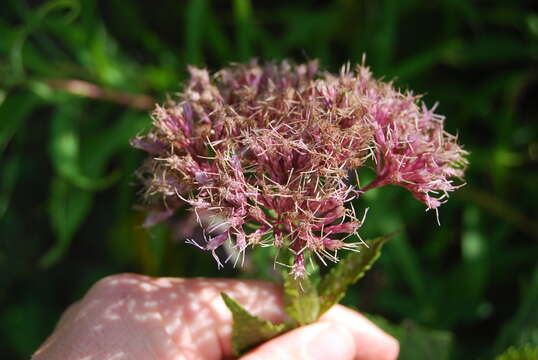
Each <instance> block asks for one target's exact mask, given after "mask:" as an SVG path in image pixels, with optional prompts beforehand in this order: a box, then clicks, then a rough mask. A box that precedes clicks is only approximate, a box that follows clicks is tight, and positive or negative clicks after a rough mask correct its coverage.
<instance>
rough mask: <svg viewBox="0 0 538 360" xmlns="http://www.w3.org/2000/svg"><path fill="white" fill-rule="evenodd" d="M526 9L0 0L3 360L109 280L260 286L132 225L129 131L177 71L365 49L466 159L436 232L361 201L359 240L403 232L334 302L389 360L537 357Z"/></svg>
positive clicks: (535, 69)
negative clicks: (124, 276)
mask: <svg viewBox="0 0 538 360" xmlns="http://www.w3.org/2000/svg"><path fill="white" fill-rule="evenodd" d="M533 5H537V4H536V3H535V2H533V1H528V2H525V1H508V0H507V1H468V0H439V1H419V0H362V1H353V0H338V1H313V0H301V1H276V0H273V1H259V0H257V1H253V0H234V1H210V0H190V1H181V0H161V1H130V2H126V1H121V0H107V1H104V0H102V1H97V0H51V1H30V0H3V1H1V2H0V353H1V354H2V359H26V358H28V357H29V356H30V354H31V353H32V352H33V351H34V350H35V349H36V348H37V346H38V345H39V344H40V343H41V342H42V341H43V340H44V339H45V337H46V336H47V335H48V334H49V333H50V332H51V331H52V329H53V327H54V324H55V322H56V321H57V319H58V317H59V315H60V314H61V312H62V311H63V310H64V309H65V307H66V306H67V305H68V304H70V303H72V302H73V301H75V300H77V299H78V298H80V297H81V296H82V295H83V294H84V293H85V291H86V290H87V289H88V288H89V287H90V286H91V284H92V283H94V282H95V281H96V280H97V279H99V278H101V277H103V276H106V275H109V274H113V273H118V272H125V271H130V272H140V273H145V274H150V275H167V276H226V277H229V276H241V277H264V278H270V277H271V273H270V269H271V268H272V260H271V259H270V258H269V257H268V256H266V254H264V253H263V252H256V253H253V255H252V259H251V266H249V267H247V268H245V269H233V267H232V266H231V265H230V266H227V267H225V269H224V270H220V271H218V270H217V267H216V264H215V262H214V260H213V258H212V257H211V256H208V254H207V253H205V252H202V251H200V250H198V249H196V248H195V247H193V246H189V245H186V244H184V243H182V242H181V241H179V240H178V235H177V226H175V227H174V226H172V227H170V226H168V225H169V224H160V225H158V226H156V227H154V228H152V229H151V230H149V231H148V230H146V229H143V228H142V227H141V226H140V225H141V223H142V221H143V218H144V213H143V212H142V211H140V210H139V209H137V207H136V206H135V204H136V203H137V201H138V200H139V197H138V192H139V190H140V189H139V187H138V186H137V185H136V179H135V178H134V176H133V172H134V171H135V169H136V168H137V167H138V165H139V164H140V163H141V161H142V159H143V157H144V154H142V152H141V151H137V150H135V149H132V148H131V147H130V146H129V145H128V139H129V138H131V137H133V136H134V135H135V134H137V133H139V132H141V131H143V130H144V129H147V128H148V126H149V123H150V118H149V116H148V111H149V110H150V109H151V108H152V106H153V103H154V102H155V101H162V100H163V99H165V96H166V94H167V93H173V92H176V91H178V90H180V84H181V82H182V81H183V80H184V79H185V77H186V65H187V64H195V65H199V66H205V67H208V68H209V69H210V70H217V69H219V68H220V67H223V66H225V65H226V64H228V63H229V62H231V61H244V60H247V59H249V58H251V57H254V56H255V57H259V58H260V59H283V58H291V59H293V60H295V61H298V62H301V61H306V60H309V59H313V58H318V59H320V62H321V65H322V67H324V68H326V69H328V70H331V71H337V70H338V69H339V67H340V66H341V65H342V64H343V63H345V62H347V61H351V62H352V63H355V62H359V61H360V60H361V57H362V55H363V54H366V56H367V64H368V65H370V66H371V67H372V69H373V72H374V74H375V75H376V76H378V77H382V76H383V77H384V78H385V79H394V82H395V84H396V85H397V86H398V87H401V88H403V89H413V90H414V91H415V92H416V93H424V94H426V95H425V98H424V100H425V102H426V103H427V104H428V105H430V106H431V105H433V104H434V103H435V102H439V107H438V112H439V113H441V114H444V115H446V117H447V120H446V127H447V130H448V131H449V132H451V133H458V134H459V138H460V141H461V143H462V144H464V146H465V148H466V149H467V150H468V151H470V153H471V155H470V157H469V159H470V164H471V165H470V168H469V170H468V172H467V177H466V178H467V183H468V185H467V186H466V187H465V188H464V189H462V190H460V191H457V192H456V193H455V194H454V195H453V196H452V197H451V199H450V201H449V202H448V203H447V204H445V205H444V206H442V207H441V209H440V220H441V226H438V225H437V222H436V219H435V214H434V213H433V212H427V213H426V212H424V210H425V208H424V206H423V205H422V204H420V203H419V202H417V201H416V200H414V199H413V198H412V196H411V195H410V194H408V193H407V192H406V191H405V190H403V189H399V188H392V187H387V188H383V189H381V191H378V190H376V191H372V192H369V193H368V194H367V195H366V196H365V197H364V198H362V199H361V200H360V201H359V202H358V203H357V204H356V208H358V209H363V208H364V207H366V206H369V207H370V212H369V214H368V215H369V218H368V221H367V222H366V225H365V227H364V228H363V229H362V234H363V235H364V236H365V237H371V236H379V235H383V234H386V233H389V232H391V231H393V230H396V229H398V228H400V227H401V226H402V225H404V224H405V229H404V230H403V232H401V233H400V234H399V235H398V236H397V237H396V238H394V239H393V240H391V242H389V243H388V244H387V245H386V247H385V248H384V252H383V255H382V256H381V259H380V260H379V262H378V263H377V264H376V265H375V266H374V268H373V269H372V270H371V271H370V272H369V273H368V274H367V276H366V277H365V278H364V280H362V281H361V282H360V283H359V284H358V285H357V286H355V287H353V289H352V290H351V291H350V293H349V295H348V296H347V297H346V299H345V303H346V304H348V305H350V306H353V307H355V308H357V309H359V310H360V311H363V312H366V313H369V314H373V316H374V317H375V319H376V321H378V322H380V323H381V324H382V325H383V326H385V327H386V328H387V329H388V331H390V332H392V333H393V334H395V335H396V336H398V337H399V338H400V340H401V342H402V355H401V358H402V359H492V358H495V357H496V356H498V355H499V354H501V353H502V352H504V351H505V350H506V349H507V348H508V347H510V346H514V347H520V348H521V347H525V346H526V350H525V351H527V352H528V353H529V354H530V355H529V357H528V359H531V358H532V359H536V358H538V355H537V354H538V263H537V261H536V260H537V258H538V220H537V218H538V211H537V209H536V208H537V205H538V122H537V120H538V118H537V116H538V101H537V98H538V9H537V7H536V6H533ZM532 346H534V347H535V348H534V349H535V350H536V352H535V353H533V351H534V350H533V349H532V348H531V347H532ZM532 354H534V355H536V357H533V356H534V355H532ZM504 359H508V357H504ZM518 359H519V358H518ZM521 359H523V358H521Z"/></svg>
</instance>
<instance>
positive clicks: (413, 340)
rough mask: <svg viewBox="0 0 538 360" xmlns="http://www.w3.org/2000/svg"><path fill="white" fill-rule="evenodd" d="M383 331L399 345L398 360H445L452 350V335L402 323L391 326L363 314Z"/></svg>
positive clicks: (382, 319)
mask: <svg viewBox="0 0 538 360" xmlns="http://www.w3.org/2000/svg"><path fill="white" fill-rule="evenodd" d="M365 315H366V316H367V317H368V319H369V320H371V321H372V322H373V323H375V324H376V325H377V326H379V327H380V328H381V329H383V331H385V332H387V333H388V334H390V335H392V336H394V337H395V338H396V339H398V341H399V343H400V355H399V357H398V359H399V360H415V359H436V360H447V359H449V357H450V350H451V348H452V334H451V333H449V332H447V331H441V330H434V329H430V328H426V327H423V326H420V325H417V324H415V323H413V322H411V321H404V322H402V323H401V324H399V325H396V324H391V323H390V322H389V321H387V320H386V319H384V318H382V317H380V316H374V315H370V314H365Z"/></svg>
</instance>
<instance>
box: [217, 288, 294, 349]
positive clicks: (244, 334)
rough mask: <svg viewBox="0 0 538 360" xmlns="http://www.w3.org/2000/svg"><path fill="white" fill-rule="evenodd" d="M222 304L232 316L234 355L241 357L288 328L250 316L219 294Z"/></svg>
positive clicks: (285, 325) (228, 298)
mask: <svg viewBox="0 0 538 360" xmlns="http://www.w3.org/2000/svg"><path fill="white" fill-rule="evenodd" d="M221 295H222V299H223V300H224V303H225V304H226V306H227V307H228V309H230V311H231V312H232V316H233V328H232V347H233V351H234V353H235V354H236V355H238V356H239V355H241V354H243V353H244V352H246V351H248V350H249V349H251V348H253V347H255V346H256V345H258V344H260V343H262V342H264V341H267V340H269V339H271V338H273V337H275V336H278V335H280V334H281V333H283V332H284V331H286V330H288V329H289V328H290V325H288V324H278V325H274V324H273V323H271V322H270V321H267V320H263V319H260V318H259V317H257V316H254V315H252V314H250V313H249V312H248V311H247V310H246V309H245V308H243V307H242V306H241V305H240V304H239V303H238V302H237V301H235V300H234V299H232V298H231V297H229V296H228V295H226V294H225V293H221Z"/></svg>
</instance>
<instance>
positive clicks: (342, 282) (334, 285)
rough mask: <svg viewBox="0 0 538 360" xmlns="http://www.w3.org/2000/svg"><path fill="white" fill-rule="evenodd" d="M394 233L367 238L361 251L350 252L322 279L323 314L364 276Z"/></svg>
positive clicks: (321, 305)
mask: <svg viewBox="0 0 538 360" xmlns="http://www.w3.org/2000/svg"><path fill="white" fill-rule="evenodd" d="M392 236H394V234H389V235H386V236H381V237H378V238H375V239H372V240H366V241H365V243H366V246H362V247H361V249H360V252H350V253H349V254H347V256H346V257H345V258H344V259H342V260H340V261H339V262H338V263H337V264H336V265H334V266H333V268H332V269H331V270H330V272H329V273H328V274H327V275H325V277H323V278H322V279H321V282H320V283H319V286H318V293H319V297H320V301H321V304H320V311H319V314H320V315H322V314H323V313H325V312H326V311H327V310H329V309H330V308H331V307H332V306H333V305H334V304H336V303H338V301H340V300H341V299H342V298H343V297H344V295H345V293H346V290H347V288H348V287H349V285H351V284H354V283H355V282H357V281H358V280H359V279H360V278H362V277H363V276H364V274H365V273H366V271H368V270H369V269H370V267H371V266H372V264H373V263H374V262H375V261H376V260H377V258H378V257H379V256H380V255H381V247H382V246H383V244H384V243H385V242H386V241H387V240H388V239H390V238H391V237H392Z"/></svg>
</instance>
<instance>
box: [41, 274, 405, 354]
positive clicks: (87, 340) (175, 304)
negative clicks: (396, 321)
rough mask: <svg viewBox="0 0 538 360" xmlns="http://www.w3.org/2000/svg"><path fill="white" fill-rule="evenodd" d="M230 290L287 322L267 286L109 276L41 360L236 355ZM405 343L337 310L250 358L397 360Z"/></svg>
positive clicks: (264, 314) (67, 317)
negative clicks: (224, 295) (225, 298)
mask: <svg viewBox="0 0 538 360" xmlns="http://www.w3.org/2000/svg"><path fill="white" fill-rule="evenodd" d="M221 292H225V293H227V294H228V295H230V296H231V297H232V298H234V299H235V300H236V301H238V302H239V303H240V304H242V305H243V306H244V307H245V308H246V309H247V310H249V311H250V312H251V313H253V314H255V315H257V316H260V317H261V318H264V319H267V320H270V321H272V322H275V323H276V322H282V321H284V320H285V319H286V313H285V312H284V309H283V298H282V289H281V288H280V287H278V286H277V285H276V284H271V283H267V282H261V281H240V280H231V279H177V278H150V277H147V276H141V275H134V274H121V275H113V276H110V277H107V278H105V279H103V280H101V281H99V282H98V283H97V284H95V285H94V286H93V287H92V288H91V289H90V291H89V292H88V293H87V294H86V296H84V298H83V299H82V300H81V301H79V302H78V303H76V304H74V305H72V306H71V307H70V308H69V309H68V310H67V311H66V312H65V313H64V314H63V316H62V318H61V319H60V321H59V323H58V325H57V327H56V329H55V330H54V332H53V333H52V335H51V336H50V337H49V338H48V339H47V341H46V342H45V343H44V344H43V345H42V346H41V347H40V348H39V349H38V350H37V352H36V353H35V354H34V356H33V357H32V359H34V360H57V359H62V360H64V359H65V360H71V359H73V360H101V359H103V360H123V359H132V360H138V359H140V360H152V359H155V360H198V359H204V360H219V359H230V358H233V356H232V346H231V341H230V338H231V324H232V316H231V313H230V311H229V310H228V308H226V306H225V305H224V302H223V301H222V299H221V296H220V293H221ZM398 350H399V346H398V342H397V341H396V340H395V339H394V338H392V337H390V336H389V335H387V334H386V333H384V332H382V331H381V330H380V329H379V328H378V327H376V326H375V325H374V324H372V323H371V322H370V321H368V320H367V319H366V318H365V317H364V316H362V315H360V314H359V313H357V312H355V311H352V310H350V309H348V308H346V307H344V306H341V305H336V306H334V307H333V308H331V309H330V310H329V311H327V312H326V313H325V314H324V315H323V316H322V317H321V318H320V319H319V320H318V321H317V322H316V323H314V324H311V325H308V326H303V327H300V328H298V329H295V330H292V331H290V332H288V333H286V334H283V335H281V336H279V337H277V338H275V339H272V340H270V341H268V342H266V343H264V344H262V345H260V346H259V347H257V348H255V349H254V350H252V351H250V352H249V353H247V354H246V355H244V356H243V357H241V359H242V360H266V359H267V360H269V359H271V360H277V359H278V360H287V359H294V360H302V359H305V360H306V359H308V360H315V359H320V360H321V359H339V360H352V359H354V360H374V359H375V360H393V359H396V358H397V356H398Z"/></svg>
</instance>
